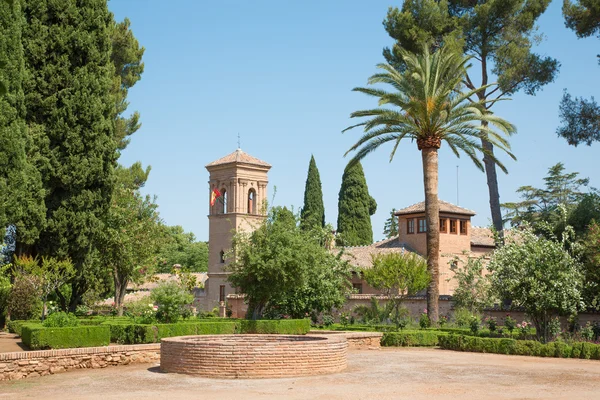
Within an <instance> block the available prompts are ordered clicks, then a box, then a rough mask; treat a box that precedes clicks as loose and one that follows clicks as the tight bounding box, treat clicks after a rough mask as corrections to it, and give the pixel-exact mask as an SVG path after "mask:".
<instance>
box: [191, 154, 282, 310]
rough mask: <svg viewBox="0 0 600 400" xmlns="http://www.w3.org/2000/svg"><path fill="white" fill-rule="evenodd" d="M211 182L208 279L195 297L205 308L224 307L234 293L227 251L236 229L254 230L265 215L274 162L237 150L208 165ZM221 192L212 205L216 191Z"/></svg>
mask: <svg viewBox="0 0 600 400" xmlns="http://www.w3.org/2000/svg"><path fill="white" fill-rule="evenodd" d="M206 169H207V170H208V173H209V181H208V198H209V201H208V204H209V208H208V226H209V227H208V230H209V234H208V279H207V280H206V282H205V290H204V293H202V295H201V296H199V297H197V298H196V303H197V304H198V306H199V307H200V308H201V309H203V310H208V311H210V310H213V309H214V308H215V307H217V308H218V307H220V306H221V307H222V306H223V305H224V302H225V301H226V299H227V296H228V295H231V294H233V293H235V290H234V288H232V287H231V285H230V284H229V282H227V274H228V273H227V271H226V268H225V267H226V265H227V260H226V253H227V252H228V251H230V250H231V239H232V234H233V232H234V231H235V230H244V231H252V230H253V229H254V228H255V227H256V226H258V225H259V224H260V223H261V222H262V220H263V219H264V218H265V216H266V208H265V204H266V199H267V184H268V177H267V172H268V171H269V169H271V165H269V164H268V163H266V162H264V161H262V160H259V159H258V158H255V157H252V156H251V155H249V154H247V153H245V152H243V151H242V150H241V149H237V150H236V151H234V152H233V153H231V154H228V155H226V156H225V157H222V158H219V159H218V160H216V161H213V162H211V163H209V164H207V165H206ZM215 189H216V190H218V191H219V192H220V194H221V196H220V197H218V198H217V199H216V201H215V202H214V204H213V205H212V206H211V205H210V198H211V194H212V193H213V191H214V190H215Z"/></svg>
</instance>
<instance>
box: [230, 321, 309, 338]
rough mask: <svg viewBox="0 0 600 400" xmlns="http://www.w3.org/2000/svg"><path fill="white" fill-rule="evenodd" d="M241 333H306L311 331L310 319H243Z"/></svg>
mask: <svg viewBox="0 0 600 400" xmlns="http://www.w3.org/2000/svg"><path fill="white" fill-rule="evenodd" d="M240 322H241V326H240V327H241V333H268V334H283V335H305V334H307V333H308V331H310V321H309V320H308V319H278V320H241V321H240Z"/></svg>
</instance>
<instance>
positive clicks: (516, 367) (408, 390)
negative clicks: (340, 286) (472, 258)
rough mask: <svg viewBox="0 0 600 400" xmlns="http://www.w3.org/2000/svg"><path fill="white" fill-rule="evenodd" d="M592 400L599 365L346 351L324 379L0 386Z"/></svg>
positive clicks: (112, 395)
mask: <svg viewBox="0 0 600 400" xmlns="http://www.w3.org/2000/svg"><path fill="white" fill-rule="evenodd" d="M5 398H6V399H27V398H39V399H61V400H64V399H103V400H106V399H145V400H146V399H163V400H165V399H169V400H170V399H190V398H196V399H217V398H218V399H223V400H224V399H235V400H240V399H244V400H246V399H283V398H285V399H344V400H348V399H399V398H405V399H427V400H432V399H598V398H600V362H599V361H593V360H569V359H567V360H564V359H556V358H536V357H519V356H503V355H496V354H477V353H459V352H452V351H444V350H438V349H416V348H410V349H382V350H365V351H352V352H350V353H349V355H348V369H347V370H346V371H344V372H342V373H339V374H334V375H325V376H313V377H303V378H285V379H258V380H215V379H207V378H196V377H190V376H186V375H177V374H164V373H160V372H159V371H158V367H157V366H155V365H132V366H126V367H115V368H106V369H101V370H78V371H73V372H67V373H63V374H58V375H50V376H44V377H40V378H31V379H25V380H22V381H10V382H0V399H5Z"/></svg>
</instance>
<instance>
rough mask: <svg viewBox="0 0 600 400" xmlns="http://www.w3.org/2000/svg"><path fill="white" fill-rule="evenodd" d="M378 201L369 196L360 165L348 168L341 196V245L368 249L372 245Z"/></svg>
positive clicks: (339, 229)
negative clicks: (366, 247) (372, 222)
mask: <svg viewBox="0 0 600 400" xmlns="http://www.w3.org/2000/svg"><path fill="white" fill-rule="evenodd" d="M375 211H377V202H376V201H375V199H374V198H373V197H371V195H370V194H369V188H368V187H367V180H366V179H365V173H364V171H363V167H362V165H361V163H360V162H357V163H354V164H352V165H350V164H349V165H348V166H346V169H345V170H344V175H343V176H342V187H341V189H340V194H339V197H338V219H337V233H338V239H337V242H338V245H342V246H365V245H369V244H371V243H373V228H372V227H371V215H373V214H375Z"/></svg>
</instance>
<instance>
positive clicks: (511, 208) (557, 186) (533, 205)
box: [502, 162, 589, 226]
mask: <svg viewBox="0 0 600 400" xmlns="http://www.w3.org/2000/svg"><path fill="white" fill-rule="evenodd" d="M578 176H579V172H565V166H564V164H563V163H561V162H559V163H556V164H555V165H553V166H551V167H550V168H549V169H548V174H547V175H546V177H545V178H544V182H545V187H544V188H543V189H540V188H535V187H533V186H521V187H520V188H518V189H517V193H519V194H520V195H521V198H522V199H523V200H522V201H520V202H512V203H505V204H502V207H504V208H505V209H506V210H507V214H506V215H505V219H506V220H507V221H510V223H511V225H512V226H518V225H520V224H521V223H523V222H528V223H530V224H536V223H537V222H540V221H554V222H557V219H559V216H558V206H559V205H561V204H562V205H563V206H566V207H567V208H569V209H571V208H573V207H574V206H575V205H576V204H577V203H578V202H579V201H581V200H582V199H583V197H584V195H585V193H584V192H582V191H581V188H582V187H585V186H587V185H588V183H589V179H587V178H579V177H578Z"/></svg>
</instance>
